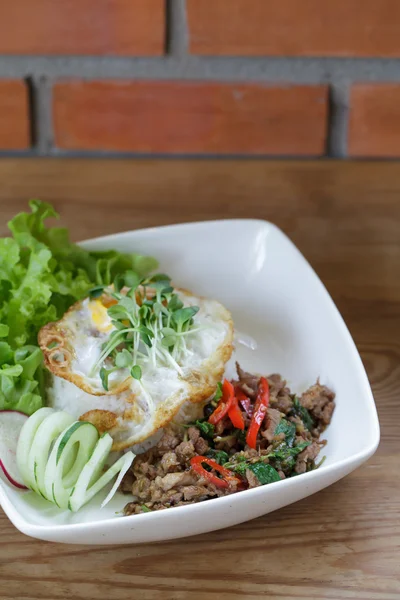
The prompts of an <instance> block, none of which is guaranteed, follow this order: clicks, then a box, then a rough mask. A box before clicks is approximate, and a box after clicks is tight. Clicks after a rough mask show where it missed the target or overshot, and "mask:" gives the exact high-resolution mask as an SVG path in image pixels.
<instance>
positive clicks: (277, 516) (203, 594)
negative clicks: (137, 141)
mask: <svg viewBox="0 0 400 600" xmlns="http://www.w3.org/2000/svg"><path fill="white" fill-rule="evenodd" d="M30 197H40V198H42V199H43V200H49V201H52V202H54V204H55V206H56V207H57V209H58V210H59V211H60V212H61V213H62V216H63V222H64V223H65V224H66V225H68V226H69V227H71V229H72V231H73V236H74V238H75V239H83V238H88V237H92V236H96V235H100V234H106V233H112V232H118V231H123V230H129V229H135V228H140V227H144V226H149V225H160V224H166V223H176V222H184V221H192V220H202V219H215V218H221V217H259V218H262V219H268V220H270V221H273V222H274V223H276V224H277V225H278V226H279V227H281V228H282V229H283V230H284V231H285V232H286V233H287V234H288V235H289V236H290V238H291V239H292V240H293V241H294V242H295V243H296V244H297V246H298V247H299V248H300V250H301V251H302V252H303V253H304V255H305V256H306V258H307V259H308V260H309V261H310V263H311V264H312V265H313V267H314V268H315V269H316V271H317V273H318V274H319V276H320V277H321V278H322V280H323V282H324V283H325V284H326V286H327V288H328V290H329V292H330V293H331V294H332V296H333V299H334V300H335V302H336V303H337V305H338V307H339V309H340V310H341V312H342V313H343V315H344V317H345V319H346V321H347V323H348V326H349V328H350V331H351V333H352V334H353V336H354V338H355V341H356V343H357V345H358V348H359V350H360V352H361V355H362V358H363V361H364V364H365V366H366V368H367V371H368V375H369V377H370V380H371V383H372V387H373V392H374V395H375V399H376V403H377V407H378V412H379V417H380V423H381V431H382V441H381V444H380V447H379V449H378V451H377V453H376V454H375V456H374V457H373V458H372V459H371V460H370V461H369V462H368V463H367V464H365V465H364V466H362V467H361V468H360V469H358V470H357V471H356V472H354V473H353V474H351V475H349V476H348V477H346V478H345V479H344V480H342V481H340V482H338V483H337V484H335V485H333V486H331V487H329V488H327V489H325V490H323V491H322V492H319V493H318V494H316V495H314V496H312V497H310V498H307V499H305V500H303V501H301V502H298V503H297V504H293V505H291V506H288V507H287V508H284V509H282V510H279V511H277V512H275V513H272V514H270V515H267V516H265V517H262V518H260V519H256V520H254V521H250V522H248V523H244V524H242V525H239V526H236V527H233V528H230V529H225V530H222V531H217V532H214V533H210V534H206V535H201V536H197V537H192V538H188V539H184V540H176V541H172V542H164V543H157V544H147V545H141V546H113V547H110V546H107V547H93V546H92V547H91V546H66V545H58V544H51V543H45V542H40V541H35V540H33V539H29V538H27V537H25V536H24V535H22V534H21V533H19V532H18V531H17V530H15V529H14V527H13V526H12V525H11V523H10V522H9V521H8V519H7V518H6V517H5V516H4V514H1V515H0V599H1V600H5V599H8V598H12V599H15V600H17V599H26V600H59V599H60V600H64V599H74V600H90V599H93V600H94V599H96V600H131V599H136V598H137V599H140V600H156V599H159V598H162V599H165V600H183V599H186V598H190V600H203V599H204V600H226V599H230V598H232V599H234V598H237V599H258V598H278V599H279V600H298V599H306V600H319V599H325V598H326V599H330V600H334V599H338V600H339V599H340V600H342V599H343V600H344V599H346V600H347V599H349V600H398V599H399V598H400V483H399V479H400V478H399V475H400V469H399V450H400V442H399V439H400V435H399V434H400V425H399V423H400V394H399V387H400V366H399V363H400V361H399V358H400V164H398V163H381V162H376V163H373V162H362V163H351V162H324V161H319V162H290V161H289V162H264V161H241V162H239V161H205V160H199V161H178V160H170V161H135V162H134V161H123V160H109V161H102V160H75V159H74V160H61V159H52V160H30V159H29V160H27V159H25V160H24V159H19V160H9V159H7V160H2V161H0V215H1V220H0V223H1V234H4V233H5V232H6V221H7V219H9V218H10V217H11V216H12V215H13V214H15V213H16V212H18V211H20V210H22V209H23V208H24V207H25V206H26V201H27V199H28V198H30Z"/></svg>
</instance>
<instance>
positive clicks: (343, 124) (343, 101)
mask: <svg viewBox="0 0 400 600" xmlns="http://www.w3.org/2000/svg"><path fill="white" fill-rule="evenodd" d="M349 95H350V86H349V85H348V84H347V83H345V82H338V83H334V84H333V85H331V88H330V115H329V124H328V147H327V154H328V156H330V157H333V158H345V157H346V156H347V132H348V123H349V113H350V110H349Z"/></svg>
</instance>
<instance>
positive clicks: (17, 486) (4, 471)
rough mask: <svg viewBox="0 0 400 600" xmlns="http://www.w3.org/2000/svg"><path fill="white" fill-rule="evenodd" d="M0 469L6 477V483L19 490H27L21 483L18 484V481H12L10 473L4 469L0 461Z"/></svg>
mask: <svg viewBox="0 0 400 600" xmlns="http://www.w3.org/2000/svg"><path fill="white" fill-rule="evenodd" d="M0 469H1V470H2V471H3V473H4V475H5V476H6V477H7V479H8V481H9V482H10V483H11V484H12V485H13V486H14V487H16V488H18V489H19V490H27V489H28V488H27V487H26V485H23V484H22V483H18V481H15V479H13V478H12V477H11V475H10V473H9V472H8V471H7V469H6V468H5V466H4V464H3V461H2V460H0Z"/></svg>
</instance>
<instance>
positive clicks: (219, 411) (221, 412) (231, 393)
mask: <svg viewBox="0 0 400 600" xmlns="http://www.w3.org/2000/svg"><path fill="white" fill-rule="evenodd" d="M234 397H235V390H234V388H233V385H232V384H231V383H230V382H229V381H228V380H227V379H225V380H224V382H223V384H222V396H221V398H220V401H219V402H218V404H217V408H216V409H215V410H214V412H213V413H212V414H211V415H210V417H209V419H208V422H209V423H211V424H212V425H216V424H217V423H218V422H219V421H220V420H221V419H223V418H224V417H225V415H227V413H228V411H229V409H230V408H231V406H232V403H233V399H234Z"/></svg>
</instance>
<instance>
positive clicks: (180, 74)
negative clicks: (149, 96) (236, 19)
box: [0, 0, 400, 84]
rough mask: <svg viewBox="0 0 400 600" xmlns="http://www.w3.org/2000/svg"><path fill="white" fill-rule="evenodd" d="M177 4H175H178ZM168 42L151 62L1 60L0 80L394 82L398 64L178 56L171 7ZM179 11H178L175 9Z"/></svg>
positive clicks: (180, 18)
mask: <svg viewBox="0 0 400 600" xmlns="http://www.w3.org/2000/svg"><path fill="white" fill-rule="evenodd" d="M179 2H180V0H179ZM173 6H174V8H173V10H172V11H171V13H170V16H171V26H172V28H173V29H174V28H175V31H176V32H177V39H176V40H173V36H172V37H171V40H170V42H169V44H170V48H171V50H172V54H170V55H165V56H164V57H155V58H128V57H127V58H120V57H118V58H117V57H85V56H79V57H78V56H71V57H65V56H64V57H38V56H34V57H32V56H4V55H3V56H1V57H0V78H8V77H16V78H19V77H29V76H32V77H40V76H45V77H49V78H52V79H54V80H56V79H58V78H65V77H71V78H78V79H79V78H83V79H96V78H105V79H110V78H111V79H113V78H115V79H130V78H134V79H137V78H143V79H154V78H159V79H185V80H190V79H193V80H208V79H209V80H219V81H255V82H257V81H260V82H268V83H274V82H277V83H278V82H279V83H281V82H286V83H288V84H290V83H294V84H295V83H309V84H312V83H315V84H316V83H331V82H333V81H335V80H340V81H354V82H356V81H376V82H379V81H389V82H392V81H394V82H400V58H399V59H379V58H371V59H364V58H361V59H353V58H281V57H279V58H277V57H254V58H253V57H238V58H236V57H215V58H214V57H198V56H190V55H187V54H184V48H185V45H186V41H185V39H186V38H187V34H186V33H185V31H186V27H185V26H184V23H185V19H184V11H183V9H182V7H181V6H180V4H179V5H178V4H176V5H175V4H174V5H173ZM178 8H180V10H178Z"/></svg>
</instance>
